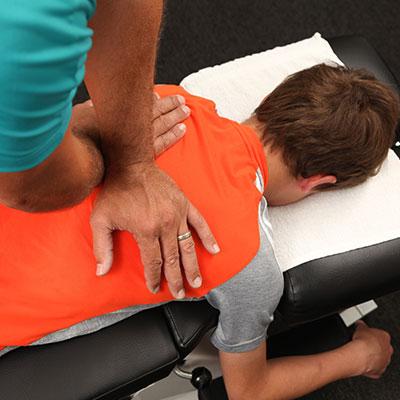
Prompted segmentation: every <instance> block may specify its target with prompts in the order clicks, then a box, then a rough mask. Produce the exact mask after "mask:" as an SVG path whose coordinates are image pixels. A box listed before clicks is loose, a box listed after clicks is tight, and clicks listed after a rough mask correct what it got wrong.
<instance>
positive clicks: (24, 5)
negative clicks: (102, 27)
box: [0, 0, 96, 172]
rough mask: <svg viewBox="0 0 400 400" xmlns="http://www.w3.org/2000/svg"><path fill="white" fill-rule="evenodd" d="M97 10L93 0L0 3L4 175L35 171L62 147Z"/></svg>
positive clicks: (0, 145)
mask: <svg viewBox="0 0 400 400" xmlns="http://www.w3.org/2000/svg"><path fill="white" fill-rule="evenodd" d="M95 7H96V3H95V0H1V4H0V27H1V29H0V54H1V56H0V172H16V171H23V170H27V169H29V168H32V167H35V166H37V165H38V164H40V163H41V162H42V161H44V160H45V159H46V158H47V157H48V156H49V155H50V154H51V153H52V152H53V151H54V150H55V149H56V148H57V146H58V145H59V144H60V143H61V141H62V139H63V137H64V134H65V131H66V129H67V127H68V123H69V120H70V118H71V111H72V99H73V97H74V95H75V93H76V90H77V88H78V86H79V84H80V83H81V82H82V80H83V77H84V66H85V61H86V55H87V52H88V51H89V49H90V47H91V45H92V30H91V29H90V28H89V27H88V26H87V24H88V20H89V19H90V18H91V16H92V15H93V13H94V11H95Z"/></svg>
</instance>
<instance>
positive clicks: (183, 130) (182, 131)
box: [178, 124, 186, 133]
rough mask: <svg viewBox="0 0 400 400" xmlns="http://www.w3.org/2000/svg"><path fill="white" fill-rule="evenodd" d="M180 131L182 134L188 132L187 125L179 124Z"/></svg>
mask: <svg viewBox="0 0 400 400" xmlns="http://www.w3.org/2000/svg"><path fill="white" fill-rule="evenodd" d="M178 129H179V130H180V131H181V133H185V132H186V125H185V124H179V125H178Z"/></svg>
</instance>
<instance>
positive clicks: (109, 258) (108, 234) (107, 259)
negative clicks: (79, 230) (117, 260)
mask: <svg viewBox="0 0 400 400" xmlns="http://www.w3.org/2000/svg"><path fill="white" fill-rule="evenodd" d="M91 225H92V233H93V253H94V256H95V258H96V263H97V269H96V275H97V276H102V275H106V274H107V273H108V272H109V271H110V269H111V266H112V263H113V237H112V230H111V229H110V228H109V227H108V226H107V225H103V224H98V223H92V224H91Z"/></svg>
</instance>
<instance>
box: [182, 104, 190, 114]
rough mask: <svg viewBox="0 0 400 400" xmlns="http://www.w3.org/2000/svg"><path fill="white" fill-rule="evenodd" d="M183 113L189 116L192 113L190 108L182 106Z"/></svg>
mask: <svg viewBox="0 0 400 400" xmlns="http://www.w3.org/2000/svg"><path fill="white" fill-rule="evenodd" d="M182 111H183V112H184V113H185V114H189V113H190V108H189V107H188V106H182Z"/></svg>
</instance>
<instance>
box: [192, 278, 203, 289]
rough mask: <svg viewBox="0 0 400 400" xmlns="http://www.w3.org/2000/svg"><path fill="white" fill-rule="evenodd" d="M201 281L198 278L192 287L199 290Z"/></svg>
mask: <svg viewBox="0 0 400 400" xmlns="http://www.w3.org/2000/svg"><path fill="white" fill-rule="evenodd" d="M201 283H202V280H201V278H200V277H199V276H198V277H197V278H196V279H195V280H194V281H193V287H195V288H199V287H200V286H201Z"/></svg>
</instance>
